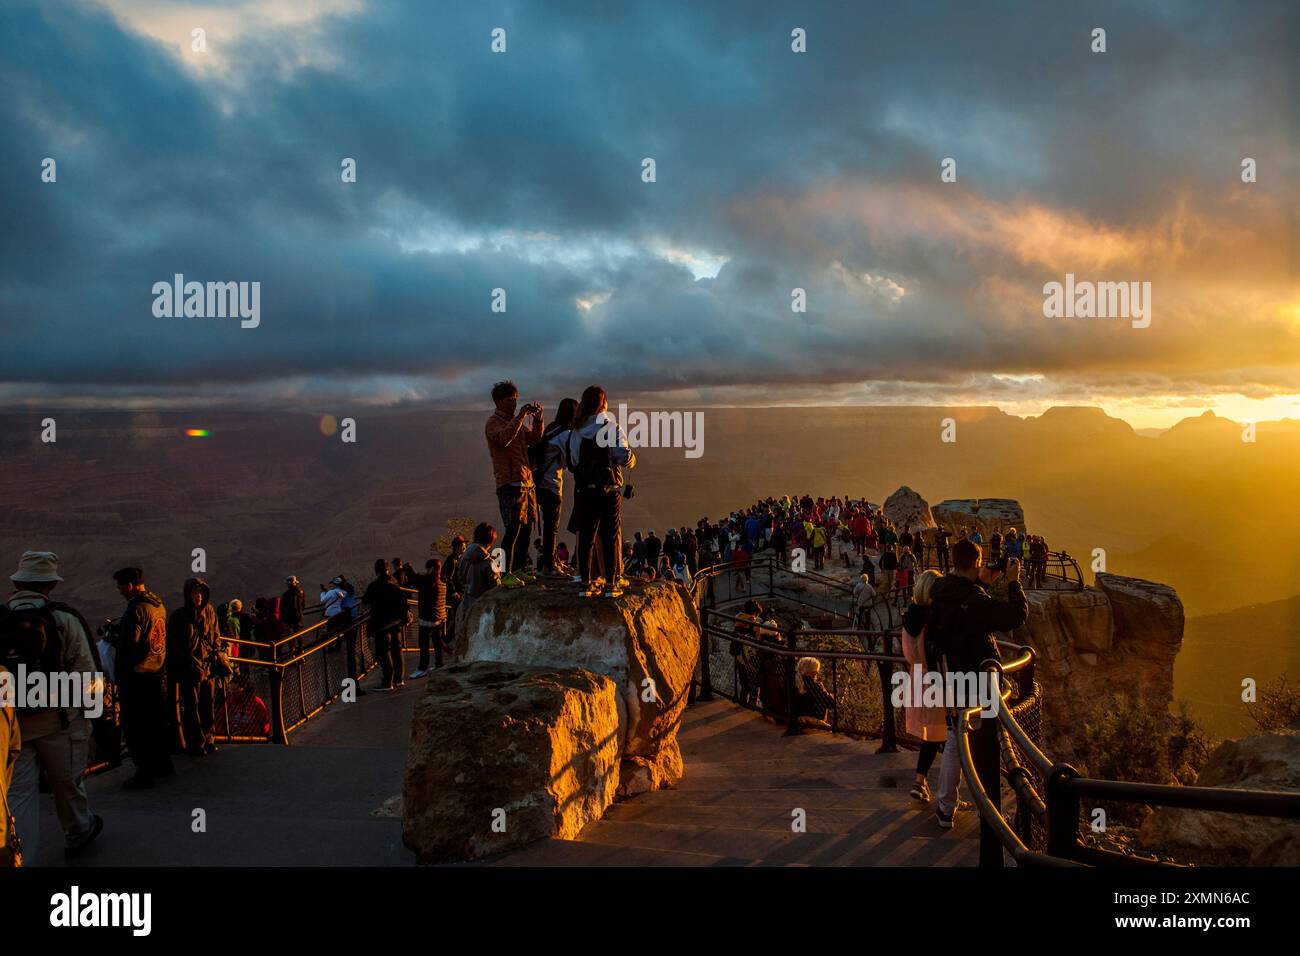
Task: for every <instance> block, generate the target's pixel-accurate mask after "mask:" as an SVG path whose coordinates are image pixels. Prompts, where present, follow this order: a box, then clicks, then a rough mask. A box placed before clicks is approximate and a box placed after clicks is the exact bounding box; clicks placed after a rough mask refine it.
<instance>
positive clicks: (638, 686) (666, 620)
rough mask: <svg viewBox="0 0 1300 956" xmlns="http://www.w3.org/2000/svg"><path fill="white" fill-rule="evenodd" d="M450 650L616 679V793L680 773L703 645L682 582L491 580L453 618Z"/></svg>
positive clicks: (665, 782)
mask: <svg viewBox="0 0 1300 956" xmlns="http://www.w3.org/2000/svg"><path fill="white" fill-rule="evenodd" d="M456 633H457V657H458V659H459V660H464V661H513V662H515V663H519V664H531V665H536V666H541V667H582V668H586V669H588V670H591V671H594V672H596V673H598V674H604V675H606V676H608V677H610V678H612V679H613V681H614V684H615V686H616V687H617V688H618V700H617V704H618V717H619V725H618V726H619V751H620V753H621V755H622V758H623V761H622V767H621V769H620V774H619V795H620V796H630V795H633V794H636V793H642V792H644V791H646V790H654V789H658V788H660V787H663V786H671V785H672V784H673V783H675V782H676V781H677V780H679V779H680V778H681V776H682V771H683V768H682V757H681V751H680V749H679V748H678V745H677V727H678V724H679V723H680V722H681V716H682V711H683V710H684V709H685V708H686V697H687V693H688V691H689V690H690V683H691V677H692V675H693V673H694V671H695V662H696V658H697V657H698V655H699V647H700V626H699V616H698V614H697V612H696V610H695V608H694V606H693V605H692V604H691V602H690V598H689V596H688V595H687V593H686V592H685V590H684V589H682V588H681V587H680V586H678V585H676V584H670V583H665V582H656V583H652V584H648V585H644V586H641V585H634V586H633V587H631V588H629V589H628V590H627V591H626V592H625V593H624V594H623V596H622V597H619V598H615V599H612V600H606V599H594V600H589V599H582V598H579V597H577V595H576V592H575V591H574V590H573V589H572V588H570V587H559V588H541V587H528V588H518V589H509V588H496V589H494V590H492V591H489V592H488V593H487V594H485V595H484V596H483V597H482V598H480V599H479V600H478V601H476V602H475V603H474V605H473V606H472V607H471V608H469V609H467V610H466V613H464V614H462V615H461V617H460V618H459V619H458V621H457V625H456Z"/></svg>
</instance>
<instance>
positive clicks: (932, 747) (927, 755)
mask: <svg viewBox="0 0 1300 956" xmlns="http://www.w3.org/2000/svg"><path fill="white" fill-rule="evenodd" d="M938 753H939V742H938V741H937V740H925V741H922V742H921V749H920V751H918V752H917V755H916V772H917V773H919V774H920V775H921V776H922V777H924V776H925V775H926V774H927V773H929V772H930V768H931V767H933V766H934V758H935V756H936V755H937V754H938Z"/></svg>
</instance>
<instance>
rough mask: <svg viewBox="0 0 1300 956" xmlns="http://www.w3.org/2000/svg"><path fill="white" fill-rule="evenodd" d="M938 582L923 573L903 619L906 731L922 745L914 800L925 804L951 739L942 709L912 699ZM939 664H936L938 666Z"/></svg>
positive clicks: (918, 684)
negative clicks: (942, 751) (939, 759)
mask: <svg viewBox="0 0 1300 956" xmlns="http://www.w3.org/2000/svg"><path fill="white" fill-rule="evenodd" d="M938 580H939V573H938V572H937V571H933V570H930V571H924V572H922V573H921V576H920V577H918V578H917V579H916V584H915V586H914V587H913V588H912V603H911V604H910V605H909V606H908V608H907V612H906V613H905V614H904V615H903V633H902V638H903V657H905V658H906V659H907V679H908V683H907V684H905V685H904V686H905V687H907V688H908V689H909V690H910V693H909V694H908V695H907V700H906V701H905V703H904V705H903V729H904V730H905V731H907V733H908V734H910V735H911V736H913V737H915V738H916V739H918V740H920V741H921V749H920V752H919V753H918V754H917V756H916V782H915V783H914V784H913V785H912V790H911V796H912V798H913V799H916V800H920V801H921V802H922V803H929V802H930V784H929V782H928V781H927V777H928V775H929V773H930V767H931V766H933V765H934V758H935V756H936V755H937V754H938V753H939V744H940V743H941V742H942V741H943V740H945V739H946V738H947V736H948V721H947V718H946V715H945V712H944V709H943V708H942V707H920V706H914V705H913V702H912V701H913V695H918V696H919V694H920V692H921V687H922V686H923V684H922V681H923V679H924V676H925V673H926V660H925V626H926V618H927V617H928V615H929V610H930V591H931V590H932V589H933V588H934V584H935V582H936V581H938ZM935 663H937V662H935Z"/></svg>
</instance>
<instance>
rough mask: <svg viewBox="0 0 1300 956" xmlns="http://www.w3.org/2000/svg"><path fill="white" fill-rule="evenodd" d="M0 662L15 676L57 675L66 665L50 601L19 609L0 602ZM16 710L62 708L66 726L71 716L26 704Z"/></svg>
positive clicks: (30, 712)
mask: <svg viewBox="0 0 1300 956" xmlns="http://www.w3.org/2000/svg"><path fill="white" fill-rule="evenodd" d="M0 664H3V665H4V666H5V667H6V668H7V669H8V670H9V672H10V673H11V674H13V675H14V678H15V679H18V677H19V675H20V674H22V675H30V674H33V673H38V672H39V673H44V674H48V675H53V674H55V673H57V672H58V671H60V670H61V669H62V668H63V638H62V636H61V635H60V634H59V625H58V624H57V623H56V622H55V620H54V609H53V608H52V607H51V606H50V605H49V604H43V605H41V606H40V607H26V608H22V609H19V610H13V609H11V608H9V607H8V606H7V605H0ZM19 668H22V670H21V671H20V670H19ZM24 679H26V678H25V677H24ZM15 709H16V710H17V712H18V713H19V714H34V713H38V712H40V711H50V710H58V711H59V714H60V717H61V718H62V720H63V722H64V725H65V726H66V720H67V717H66V715H64V714H63V710H62V708H58V707H54V706H45V707H33V706H30V705H26V706H22V707H16V708H15Z"/></svg>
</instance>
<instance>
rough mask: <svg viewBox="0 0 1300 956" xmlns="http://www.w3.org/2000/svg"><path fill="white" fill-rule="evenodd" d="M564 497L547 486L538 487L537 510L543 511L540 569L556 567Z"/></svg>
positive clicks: (546, 569) (545, 569)
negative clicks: (556, 540)
mask: <svg viewBox="0 0 1300 956" xmlns="http://www.w3.org/2000/svg"><path fill="white" fill-rule="evenodd" d="M563 507H564V499H563V498H561V497H560V496H559V495H557V494H556V493H555V492H553V491H551V490H549V489H547V488H538V489H537V510H538V511H540V512H541V513H542V557H541V561H540V562H538V568H537V570H539V571H551V570H553V569H554V568H555V538H556V535H557V534H558V533H559V530H560V511H561V510H562V509H563Z"/></svg>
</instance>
